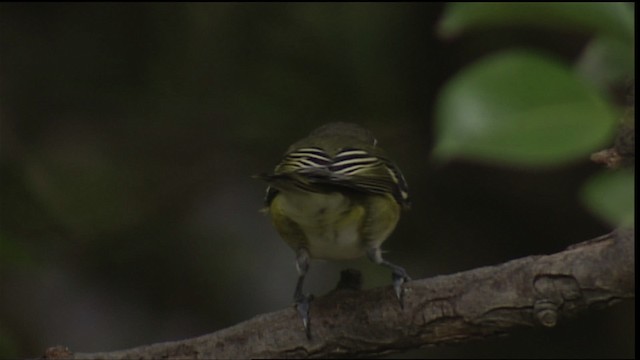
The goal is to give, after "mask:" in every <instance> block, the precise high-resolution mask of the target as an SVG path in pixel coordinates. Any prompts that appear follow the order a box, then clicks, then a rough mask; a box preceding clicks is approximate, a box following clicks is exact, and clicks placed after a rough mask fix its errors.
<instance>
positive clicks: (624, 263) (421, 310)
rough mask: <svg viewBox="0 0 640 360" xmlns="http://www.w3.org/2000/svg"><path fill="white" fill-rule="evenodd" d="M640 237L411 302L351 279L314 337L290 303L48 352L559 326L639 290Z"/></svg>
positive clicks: (144, 353)
mask: <svg viewBox="0 0 640 360" xmlns="http://www.w3.org/2000/svg"><path fill="white" fill-rule="evenodd" d="M634 239H635V233H634V230H617V231H614V232H612V233H611V234H608V235H605V236H601V237H599V238H596V239H593V240H590V241H587V242H584V243H580V244H576V245H574V246H571V247H570V248H568V249H567V250H565V251H562V252H559V253H556V254H553V255H547V256H529V257H525V258H521V259H517V260H513V261H509V262H506V263H504V264H501V265H497V266H488V267H482V268H478V269H474V270H470V271H465V272H461V273H457V274H453V275H444V276H436V277H433V278H429V279H423V280H416V281H412V282H409V283H407V284H405V289H406V292H405V306H404V309H401V308H400V306H398V302H397V300H396V299H395V297H394V292H393V290H392V289H391V288H390V287H388V286H387V287H384V288H376V289H371V290H367V291H354V290H349V289H348V286H346V287H345V286H341V287H339V288H338V289H336V290H334V291H333V292H331V293H329V294H328V295H326V296H323V297H320V298H317V299H316V300H314V302H313V303H312V306H311V321H312V323H311V326H312V328H311V332H312V336H313V339H312V340H307V338H306V336H305V332H304V330H303V328H302V324H301V322H300V319H299V318H298V314H297V312H296V311H295V309H293V308H289V309H285V310H280V311H276V312H272V313H269V314H264V315H259V316H256V317H254V318H253V319H251V320H248V321H245V322H243V323H240V324H237V325H235V326H232V327H229V328H227V329H223V330H220V331H217V332H214V333H212V334H208V335H204V336H200V337H197V338H193V339H187V340H181V341H172V342H165V343H158V344H154V345H149V346H141V347H137V348H133V349H128V350H121V351H113V352H102V353H75V354H74V353H72V352H70V351H69V350H68V349H66V348H64V347H54V348H50V349H49V350H47V352H46V354H45V358H49V359H53V358H57V359H60V358H73V359H98V358H100V359H151V358H181V359H196V358H200V359H201V358H265V357H269V358H272V357H277V358H290V357H314V358H315V357H348V356H356V355H357V356H377V355H382V354H388V353H393V352H399V351H405V350H409V349H415V348H418V347H424V346H427V345H435V344H444V343H451V342H459V341H465V340H469V339H477V338H485V337H488V336H493V335H496V334H502V333H507V332H509V331H511V330H513V329H514V328H517V327H521V326H546V327H551V326H555V324H556V323H557V322H558V321H559V320H562V319H564V318H569V317H572V316H575V315H576V314H578V313H580V312H585V311H587V310H590V309H593V308H604V307H607V306H610V305H612V304H613V303H616V302H618V301H620V300H621V299H629V298H634V296H635V273H634V263H635V260H634ZM345 288H347V289H345Z"/></svg>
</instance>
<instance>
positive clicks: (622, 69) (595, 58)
mask: <svg viewBox="0 0 640 360" xmlns="http://www.w3.org/2000/svg"><path fill="white" fill-rule="evenodd" d="M634 65H635V63H634V55H633V50H632V49H630V48H629V47H628V46H626V44H624V43H622V42H621V41H619V40H618V39H615V38H611V37H598V38H596V39H593V40H592V41H591V42H590V43H589V45H587V47H586V48H585V50H584V52H583V53H582V55H581V56H580V59H579V60H578V63H577V64H576V67H577V70H578V72H579V73H580V74H581V75H582V76H583V77H584V78H586V79H587V80H589V81H590V82H592V83H593V84H595V85H597V86H598V87H600V88H601V89H603V90H607V88H608V86H610V85H612V84H616V83H620V82H621V81H625V80H626V79H628V78H630V79H632V78H634V75H635V66H634Z"/></svg>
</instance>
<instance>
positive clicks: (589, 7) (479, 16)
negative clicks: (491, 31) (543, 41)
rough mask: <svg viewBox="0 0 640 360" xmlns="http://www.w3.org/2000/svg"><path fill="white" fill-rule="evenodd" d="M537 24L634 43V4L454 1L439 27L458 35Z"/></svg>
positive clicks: (448, 35)
mask: <svg viewBox="0 0 640 360" xmlns="http://www.w3.org/2000/svg"><path fill="white" fill-rule="evenodd" d="M505 25H507V26H509V25H518V26H519V25H525V26H537V27H546V28H553V29H558V28H559V29H566V30H578V31H587V32H595V33H598V34H601V35H605V34H606V35H610V36H614V37H617V38H619V39H620V40H622V41H624V42H625V43H626V44H629V45H632V44H633V38H634V17H633V5H631V4H629V3H623V2H580V3H577V2H576V3H568V2H557V3H556V2H542V3H538V2H536V3H533V2H529V3H510V2H504V3H451V4H449V5H448V6H447V8H446V10H445V13H444V17H443V19H442V21H441V22H440V24H439V27H438V31H439V32H440V34H441V35H442V36H445V37H451V36H456V35H458V34H460V33H462V32H467V31H469V30H472V29H477V28H483V27H496V26H505Z"/></svg>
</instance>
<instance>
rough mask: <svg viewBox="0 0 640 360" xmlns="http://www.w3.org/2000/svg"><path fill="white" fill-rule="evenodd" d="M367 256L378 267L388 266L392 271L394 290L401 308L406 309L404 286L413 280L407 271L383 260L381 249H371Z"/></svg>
mask: <svg viewBox="0 0 640 360" xmlns="http://www.w3.org/2000/svg"><path fill="white" fill-rule="evenodd" d="M367 256H368V257H369V259H370V260H371V261H373V262H374V263H376V264H378V265H382V266H386V267H388V268H390V269H391V279H392V284H393V290H394V291H395V293H396V297H397V298H398V301H399V302H400V307H402V308H404V301H403V294H404V291H403V289H402V284H403V283H405V282H407V281H411V278H410V277H409V275H408V274H407V272H406V270H405V269H404V268H402V267H400V266H398V265H395V264H392V263H390V262H388V261H387V260H385V259H383V258H382V253H381V251H380V248H378V247H376V248H371V249H369V250H368V251H367Z"/></svg>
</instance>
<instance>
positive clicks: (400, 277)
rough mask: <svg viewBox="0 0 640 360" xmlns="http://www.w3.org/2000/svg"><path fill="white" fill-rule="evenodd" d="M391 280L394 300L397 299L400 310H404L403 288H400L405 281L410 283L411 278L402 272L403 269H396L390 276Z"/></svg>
mask: <svg viewBox="0 0 640 360" xmlns="http://www.w3.org/2000/svg"><path fill="white" fill-rule="evenodd" d="M391 279H392V284H393V290H394V291H395V293H396V298H397V299H398V302H400V308H402V309H404V296H403V295H404V288H403V287H402V284H404V283H405V282H407V281H411V278H410V277H409V275H407V272H406V271H404V269H398V270H396V271H394V272H393V273H392V274H391Z"/></svg>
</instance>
